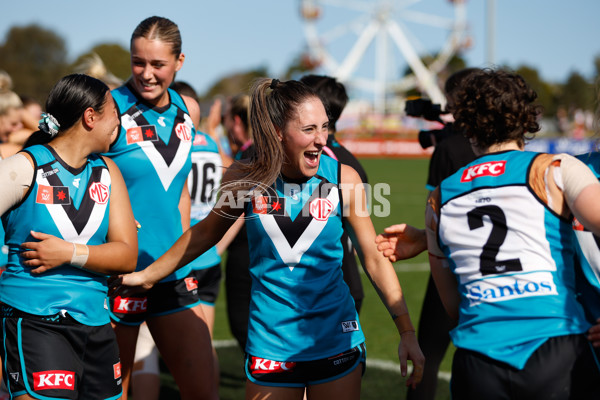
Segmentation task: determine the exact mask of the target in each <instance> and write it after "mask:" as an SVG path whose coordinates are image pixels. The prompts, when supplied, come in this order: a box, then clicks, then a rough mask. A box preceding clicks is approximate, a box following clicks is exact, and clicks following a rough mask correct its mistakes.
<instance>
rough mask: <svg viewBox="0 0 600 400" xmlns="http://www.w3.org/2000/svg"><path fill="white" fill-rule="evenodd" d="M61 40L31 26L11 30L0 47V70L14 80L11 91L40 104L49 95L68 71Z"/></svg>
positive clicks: (46, 30) (16, 27) (45, 30)
mask: <svg viewBox="0 0 600 400" xmlns="http://www.w3.org/2000/svg"><path fill="white" fill-rule="evenodd" d="M66 56H67V51H66V48H65V41H64V39H63V38H62V37H60V36H59V35H57V34H56V33H54V32H53V31H51V30H48V29H45V28H42V27H40V26H39V25H36V24H33V25H28V26H24V27H18V26H15V27H12V28H11V29H10V30H9V31H8V34H7V36H6V40H5V42H4V43H3V44H2V45H1V46H0V69H3V70H5V71H6V72H7V73H8V74H9V75H10V76H11V77H12V79H13V85H14V88H13V90H14V91H15V92H16V93H18V94H23V95H29V96H33V97H34V98H36V99H37V100H38V101H39V102H41V103H42V104H44V103H45V101H46V97H47V96H48V92H49V91H50V89H51V88H52V86H54V84H55V83H56V82H57V81H58V80H59V79H60V78H61V77H62V76H63V75H65V73H66V71H67V63H66V61H65V59H66Z"/></svg>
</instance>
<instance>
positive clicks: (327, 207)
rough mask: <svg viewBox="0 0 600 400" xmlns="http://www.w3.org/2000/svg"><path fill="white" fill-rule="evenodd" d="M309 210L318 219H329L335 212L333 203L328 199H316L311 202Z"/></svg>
mask: <svg viewBox="0 0 600 400" xmlns="http://www.w3.org/2000/svg"><path fill="white" fill-rule="evenodd" d="M308 210H309V212H310V215H312V217H313V218H314V219H316V220H317V221H327V219H328V218H329V216H330V215H331V213H332V212H333V204H332V203H331V201H329V200H328V199H321V198H319V199H314V200H313V201H311V202H310V205H309V207H308Z"/></svg>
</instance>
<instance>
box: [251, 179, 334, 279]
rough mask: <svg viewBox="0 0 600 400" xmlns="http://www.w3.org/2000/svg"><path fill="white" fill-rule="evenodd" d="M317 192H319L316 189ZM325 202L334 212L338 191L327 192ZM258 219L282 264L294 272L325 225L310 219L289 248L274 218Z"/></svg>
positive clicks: (262, 217) (264, 216) (267, 216)
mask: <svg viewBox="0 0 600 400" xmlns="http://www.w3.org/2000/svg"><path fill="white" fill-rule="evenodd" d="M317 190H319V189H318V188H317ZM327 200H329V201H330V202H331V204H332V205H333V207H332V209H333V210H336V209H337V206H338V204H339V202H340V197H339V193H338V190H337V189H336V188H334V189H333V190H331V192H329V195H328V196H327ZM258 217H259V218H260V222H261V223H262V225H263V227H264V229H265V231H266V232H267V234H268V235H269V237H270V238H271V241H272V242H273V244H274V245H275V249H276V250H277V252H278V253H279V257H281V259H282V260H283V262H284V263H286V264H287V266H288V267H289V268H290V271H293V270H294V267H295V266H296V264H298V263H299V262H300V259H301V258H302V256H303V255H304V253H306V250H308V248H309V247H310V246H311V245H312V244H313V243H314V241H315V239H316V238H317V237H318V236H319V234H320V233H321V231H322V230H323V228H325V225H327V220H325V221H317V220H316V219H314V218H313V219H312V220H311V221H310V223H309V224H308V226H307V227H306V229H305V230H304V232H302V235H301V236H300V238H298V241H297V242H296V244H295V245H294V247H290V243H289V242H288V240H287V238H286V237H285V235H284V234H283V232H281V229H280V228H279V225H277V222H275V217H274V216H273V215H270V214H258Z"/></svg>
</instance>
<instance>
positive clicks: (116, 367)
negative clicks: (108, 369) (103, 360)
mask: <svg viewBox="0 0 600 400" xmlns="http://www.w3.org/2000/svg"><path fill="white" fill-rule="evenodd" d="M113 372H114V375H115V379H119V378H120V377H121V361H119V362H118V363H116V364H113Z"/></svg>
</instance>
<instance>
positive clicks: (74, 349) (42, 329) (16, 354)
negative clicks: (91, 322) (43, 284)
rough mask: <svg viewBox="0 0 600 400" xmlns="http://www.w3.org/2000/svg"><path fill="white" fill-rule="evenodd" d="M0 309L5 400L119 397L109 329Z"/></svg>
mask: <svg viewBox="0 0 600 400" xmlns="http://www.w3.org/2000/svg"><path fill="white" fill-rule="evenodd" d="M0 308H1V314H2V360H3V362H4V372H5V373H4V374H3V378H4V383H5V384H6V387H7V389H8V391H9V393H10V394H11V395H12V397H11V398H14V397H17V396H20V395H23V394H26V393H27V394H28V395H30V396H32V397H35V398H61V399H116V398H118V397H120V396H121V394H122V389H121V362H120V360H119V348H118V345H117V341H116V338H115V333H114V331H113V329H112V328H111V326H110V324H106V325H101V326H87V325H83V324H80V323H79V322H77V321H75V320H74V319H73V318H72V317H71V316H70V315H68V314H67V313H64V314H56V315H52V316H47V317H40V316H36V315H31V314H26V313H23V312H20V311H18V310H16V309H14V308H12V307H9V306H6V305H3V306H2V307H0Z"/></svg>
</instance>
